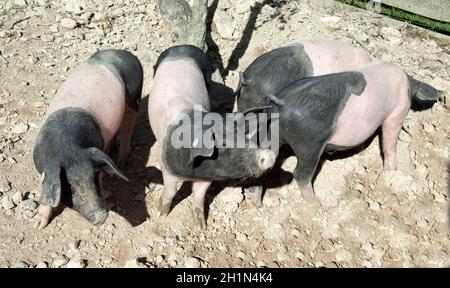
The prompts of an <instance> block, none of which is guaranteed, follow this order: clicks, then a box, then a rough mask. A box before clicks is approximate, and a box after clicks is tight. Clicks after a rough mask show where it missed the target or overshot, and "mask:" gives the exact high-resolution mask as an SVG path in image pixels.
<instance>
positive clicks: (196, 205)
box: [192, 181, 211, 229]
mask: <svg viewBox="0 0 450 288" xmlns="http://www.w3.org/2000/svg"><path fill="white" fill-rule="evenodd" d="M210 185H211V182H207V181H194V182H192V196H193V199H192V214H193V216H194V221H195V222H196V223H197V225H198V226H199V227H200V228H201V229H206V219H205V196H206V191H207V190H208V188H209V186H210Z"/></svg>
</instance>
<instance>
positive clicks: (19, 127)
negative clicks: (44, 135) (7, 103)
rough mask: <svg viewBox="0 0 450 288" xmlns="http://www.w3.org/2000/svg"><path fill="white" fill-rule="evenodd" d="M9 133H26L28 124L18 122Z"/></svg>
mask: <svg viewBox="0 0 450 288" xmlns="http://www.w3.org/2000/svg"><path fill="white" fill-rule="evenodd" d="M11 131H12V132H13V133H16V134H23V133H25V132H27V131H28V124H25V123H22V122H19V124H17V125H16V126H14V127H13V128H12V130H11Z"/></svg>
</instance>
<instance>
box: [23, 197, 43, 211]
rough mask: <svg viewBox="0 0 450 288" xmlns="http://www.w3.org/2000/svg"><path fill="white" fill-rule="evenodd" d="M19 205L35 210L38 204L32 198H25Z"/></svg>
mask: <svg viewBox="0 0 450 288" xmlns="http://www.w3.org/2000/svg"><path fill="white" fill-rule="evenodd" d="M19 206H20V207H21V208H23V209H26V210H35V209H37V207H38V206H39V204H38V203H37V202H36V201H34V200H33V199H27V200H25V201H23V202H21V203H20V204H19Z"/></svg>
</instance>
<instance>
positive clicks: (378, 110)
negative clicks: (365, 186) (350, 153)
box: [245, 62, 442, 205]
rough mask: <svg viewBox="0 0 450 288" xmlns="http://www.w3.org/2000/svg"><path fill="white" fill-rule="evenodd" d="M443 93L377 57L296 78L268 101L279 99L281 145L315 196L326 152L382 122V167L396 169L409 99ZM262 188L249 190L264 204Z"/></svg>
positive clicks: (303, 186) (350, 143)
mask: <svg viewBox="0 0 450 288" xmlns="http://www.w3.org/2000/svg"><path fill="white" fill-rule="evenodd" d="M245 87H246V89H248V88H251V87H253V84H252V85H250V86H245ZM255 89H256V90H257V91H261V90H260V89H258V88H255ZM247 91H248V90H247ZM251 93H252V92H251ZM441 93H442V92H441V91H438V90H436V89H434V88H433V87H431V86H430V85H428V84H425V83H423V82H420V81H417V80H414V79H413V78H412V77H410V76H408V75H407V74H406V73H405V72H403V71H402V70H401V69H400V68H399V67H398V66H396V65H394V64H390V63H383V62H377V63H371V64H368V65H366V66H365V67H363V68H360V69H357V70H354V71H347V72H340V73H335V74H328V75H323V76H317V77H307V78H304V79H300V80H297V81H295V82H293V83H291V84H290V85H288V86H287V87H285V88H283V89H281V90H280V91H278V92H277V93H276V94H273V95H272V96H271V97H269V98H267V99H268V100H267V101H272V100H273V99H275V101H276V102H277V103H280V105H279V106H276V107H275V108H274V109H273V110H274V112H278V113H279V123H280V135H279V136H280V141H281V143H280V144H281V145H282V144H287V145H288V146H290V147H291V148H292V150H293V152H294V153H295V155H296V156H297V166H296V168H295V170H294V178H295V180H296V181H297V183H298V185H299V188H300V190H301V192H302V194H303V196H304V197H305V198H311V197H313V195H314V191H313V187H312V184H311V179H312V177H313V174H314V172H315V170H316V167H317V164H318V163H319V158H320V156H321V154H322V152H323V151H326V152H333V151H339V150H347V149H350V148H352V147H355V146H358V145H360V144H362V143H363V142H365V141H366V140H367V139H368V138H369V137H371V136H372V135H373V134H374V133H375V131H376V130H377V129H378V128H379V127H380V126H381V133H382V148H383V156H384V169H386V170H393V169H396V145H397V139H398V135H399V133H400V131H401V128H402V125H403V121H404V120H405V117H406V115H407V113H408V111H409V109H410V107H411V103H412V102H413V103H426V102H435V101H436V100H438V99H439V97H440V95H441ZM253 95H255V97H256V93H255V94H253ZM272 98H273V99H272ZM275 101H274V102H275ZM261 191H262V188H261V187H257V188H253V192H254V193H250V194H251V196H250V199H251V201H252V202H253V203H254V204H255V205H260V204H261Z"/></svg>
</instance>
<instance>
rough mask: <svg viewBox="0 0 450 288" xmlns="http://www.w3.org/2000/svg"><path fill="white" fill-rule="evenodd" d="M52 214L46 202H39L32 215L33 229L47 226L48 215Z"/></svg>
mask: <svg viewBox="0 0 450 288" xmlns="http://www.w3.org/2000/svg"><path fill="white" fill-rule="evenodd" d="M51 214H52V208H51V207H50V206H49V205H46V204H40V205H39V208H38V213H37V214H36V216H34V219H35V223H34V229H38V230H42V229H44V228H45V226H47V224H48V222H49V220H50V216H51Z"/></svg>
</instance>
